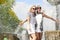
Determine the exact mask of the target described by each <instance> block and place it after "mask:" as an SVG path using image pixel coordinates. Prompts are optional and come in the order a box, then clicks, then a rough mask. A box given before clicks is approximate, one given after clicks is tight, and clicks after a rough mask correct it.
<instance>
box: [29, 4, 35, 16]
mask: <svg viewBox="0 0 60 40" xmlns="http://www.w3.org/2000/svg"><path fill="white" fill-rule="evenodd" d="M32 8H35V9H36V6H35V5H33V6H32V7H31V8H30V10H29V12H32ZM34 16H36V13H35V12H34Z"/></svg>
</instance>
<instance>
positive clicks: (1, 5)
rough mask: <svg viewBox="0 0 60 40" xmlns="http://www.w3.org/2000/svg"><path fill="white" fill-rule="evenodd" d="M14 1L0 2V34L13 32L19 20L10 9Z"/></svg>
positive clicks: (1, 0) (0, 0)
mask: <svg viewBox="0 0 60 40" xmlns="http://www.w3.org/2000/svg"><path fill="white" fill-rule="evenodd" d="M13 3H14V0H0V33H1V32H14V30H15V29H16V27H17V26H18V24H19V22H20V20H19V19H18V18H17V16H16V15H15V13H14V11H13V10H12V9H11V7H12V5H13Z"/></svg>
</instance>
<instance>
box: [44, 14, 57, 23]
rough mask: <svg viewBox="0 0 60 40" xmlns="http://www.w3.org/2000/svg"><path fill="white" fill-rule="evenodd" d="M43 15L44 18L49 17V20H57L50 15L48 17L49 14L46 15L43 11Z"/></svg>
mask: <svg viewBox="0 0 60 40" xmlns="http://www.w3.org/2000/svg"><path fill="white" fill-rule="evenodd" d="M43 17H46V18H48V19H51V20H53V21H55V22H57V20H55V19H54V18H52V17H50V16H48V15H46V14H44V13H43Z"/></svg>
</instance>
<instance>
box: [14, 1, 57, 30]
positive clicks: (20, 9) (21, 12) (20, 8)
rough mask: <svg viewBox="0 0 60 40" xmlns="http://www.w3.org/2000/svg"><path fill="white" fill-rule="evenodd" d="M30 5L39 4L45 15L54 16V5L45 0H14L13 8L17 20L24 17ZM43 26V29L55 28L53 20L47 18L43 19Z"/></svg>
mask: <svg viewBox="0 0 60 40" xmlns="http://www.w3.org/2000/svg"><path fill="white" fill-rule="evenodd" d="M32 5H40V6H41V7H42V11H44V13H45V14H46V15H48V16H51V17H53V18H55V17H56V10H55V7H54V6H52V5H51V4H50V3H48V2H47V1H46V0H15V5H14V6H13V10H14V12H15V14H16V15H17V17H18V19H19V20H23V21H24V20H25V19H26V17H27V13H28V11H29V8H30V7H31V6H32ZM48 23H49V24H48ZM51 23H52V24H51ZM47 24H48V25H47ZM45 26H46V27H45ZM52 27H53V28H52ZM44 28H45V30H51V29H52V30H55V26H54V22H52V21H51V20H48V19H44Z"/></svg>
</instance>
